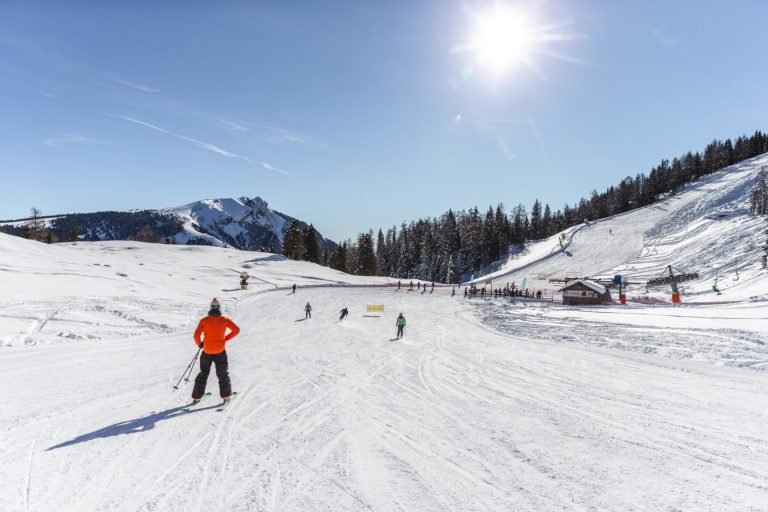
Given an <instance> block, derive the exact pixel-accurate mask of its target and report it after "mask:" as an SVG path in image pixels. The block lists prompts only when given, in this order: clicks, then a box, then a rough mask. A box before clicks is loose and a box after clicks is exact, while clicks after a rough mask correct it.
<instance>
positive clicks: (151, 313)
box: [0, 160, 768, 512]
mask: <svg viewBox="0 0 768 512" xmlns="http://www.w3.org/2000/svg"><path fill="white" fill-rule="evenodd" d="M758 163H759V160H756V161H753V162H748V163H747V164H743V165H742V166H739V167H737V168H736V169H735V170H731V171H729V172H730V174H729V173H728V172H724V173H722V174H719V175H717V176H714V177H712V178H711V179H710V181H704V182H701V183H698V184H696V185H694V186H692V187H691V188H690V189H689V190H687V191H686V192H684V193H682V194H679V195H678V196H677V197H675V198H672V199H671V200H670V202H668V203H662V204H659V205H657V206H656V207H655V208H654V209H653V210H651V209H650V208H648V209H646V214H647V215H658V218H657V220H656V221H655V223H653V225H651V226H650V227H648V228H647V229H641V228H639V227H637V226H636V224H638V223H640V222H642V218H639V217H638V218H633V217H632V215H634V214H626V215H624V216H620V217H616V218H614V219H610V220H606V221H601V222H597V223H593V224H592V225H589V226H584V227H581V228H580V229H579V228H576V229H575V230H574V231H575V232H573V233H572V240H571V242H570V243H571V245H569V246H568V248H567V250H568V251H570V252H571V253H572V256H567V255H565V256H563V258H569V259H572V258H577V257H580V256H577V255H578V254H580V253H581V252H586V251H587V250H588V248H587V246H588V245H589V244H588V243H587V238H584V239H583V240H582V239H580V238H579V237H580V236H584V237H586V235H587V234H588V233H590V232H592V233H593V234H595V236H596V240H602V239H605V240H608V239H609V237H611V236H612V235H611V234H607V232H608V229H611V230H612V231H613V232H617V231H618V232H620V233H625V232H626V231H635V232H636V233H637V237H638V240H635V239H633V238H632V237H629V236H627V237H626V238H627V239H626V241H625V242H622V243H621V244H618V245H617V246H616V247H615V248H614V250H615V251H620V250H623V248H624V247H625V245H628V244H631V243H634V244H635V247H637V250H635V251H634V252H631V253H629V252H628V255H627V256H625V257H623V258H622V259H621V260H620V261H618V260H617V261H616V262H615V263H614V262H613V260H611V261H609V260H608V258H609V257H612V256H610V252H611V251H595V254H597V255H601V257H602V258H604V259H602V260H600V261H599V263H600V268H601V269H603V270H602V271H603V272H606V271H610V272H613V271H615V270H617V269H622V268H624V267H622V265H625V266H626V269H627V272H626V273H627V274H630V272H629V269H630V267H633V272H635V273H634V274H631V275H632V276H638V277H639V276H641V275H643V272H645V273H646V274H647V275H652V274H653V272H655V270H653V269H651V267H652V265H651V262H653V261H654V258H658V260H659V265H661V264H662V263H665V262H666V259H665V257H664V254H665V251H667V249H669V248H671V247H674V248H676V249H680V248H684V247H686V246H688V245H690V244H698V245H699V247H700V249H699V251H700V254H699V255H698V257H699V260H700V261H702V262H703V263H702V266H701V267H699V268H693V269H691V268H689V267H685V266H684V265H682V264H681V263H677V264H676V263H675V261H672V262H671V263H672V265H673V266H676V265H678V266H681V267H684V268H686V270H699V271H700V272H702V275H705V274H704V272H706V271H707V270H706V269H707V268H708V267H707V265H709V268H712V269H714V268H716V266H717V265H721V266H722V265H723V262H726V261H727V260H728V258H729V255H739V254H740V251H741V250H742V249H741V246H740V245H739V244H740V243H741V238H740V237H739V236H738V234H737V233H735V232H736V231H739V230H741V229H750V230H754V232H755V234H756V236H757V234H758V233H759V231H760V229H759V228H758V227H756V226H757V224H755V226H753V225H752V224H751V223H752V222H757V221H752V220H750V219H749V218H747V217H746V215H742V213H738V212H741V211H742V210H743V208H744V207H745V204H744V201H743V195H744V193H745V192H744V190H746V189H747V188H748V187H749V181H750V180H751V179H752V178H751V177H752V176H753V174H752V173H754V172H755V170H756V167H754V165H758ZM748 165H753V168H752V169H747V168H746V166H748ZM758 167H759V166H758ZM742 173H743V174H742ZM726 176H730V178H731V179H726ZM739 176H741V177H739ZM741 189H744V190H741ZM697 190H698V193H699V199H695V200H694V199H690V200H687V199H686V197H687V196H686V194H690V193H693V192H694V191H697ZM715 197H720V198H721V200H720V203H719V206H718V208H720V210H718V212H721V213H722V212H737V213H733V214H732V215H731V216H730V217H720V216H718V215H715V216H714V217H711V218H708V217H707V215H712V213H710V212H706V213H705V214H704V215H700V214H698V213H696V212H695V210H696V209H698V208H700V207H701V208H703V206H699V205H704V204H706V203H705V200H706V201H710V204H714V203H716V201H714V199H713V198H715ZM707 198H709V199H707ZM729 198H733V200H731V199H729ZM675 201H677V203H676V202H675ZM671 205H676V206H675V207H674V208H672V207H671ZM686 205H688V206H686ZM665 208H666V210H665ZM664 212H666V214H665V213H664ZM713 213H714V212H713ZM686 215H687V216H688V217H687V218H689V219H690V222H689V223H688V224H685V223H684V222H683V220H680V219H684V218H686ZM622 219H629V220H624V221H623V220H622ZM609 222H610V223H613V226H614V227H606V226H607V224H608V223H609ZM649 224H650V223H649ZM702 225H704V226H705V227H706V229H704V228H701V226H702ZM719 226H723V227H722V228H720V229H721V231H722V237H719V238H718V237H714V236H713V235H712V233H711V232H710V230H712V229H715V228H718V227H719ZM603 227H606V229H605V233H603V232H602V231H601V230H602V228H603ZM736 227H738V229H735V228H736ZM577 229H578V231H576V230H577ZM600 233H602V235H600ZM649 233H651V235H649ZM652 235H653V236H652ZM617 236H618V235H617ZM622 236H624V235H622ZM601 237H602V238H601ZM707 239H708V240H709V242H707ZM552 242H553V243H554V244H557V241H556V240H553V241H552ZM707 244H710V245H707ZM726 244H731V245H730V246H729V245H726ZM680 250H682V249H680ZM686 250H687V249H686ZM531 252H532V253H533V249H532V250H531ZM558 257H559V256H558ZM750 257H752V256H751V253H750ZM550 260H551V262H550ZM550 260H545V261H548V263H546V264H547V265H550V264H551V265H554V263H552V262H554V261H555V257H552V258H550ZM584 261H586V260H584ZM750 261H751V260H750ZM704 263H706V264H704ZM544 264H545V263H544V262H540V263H537V265H544ZM530 268H533V266H531V267H530ZM243 270H246V271H247V272H248V273H249V274H250V275H251V276H253V277H252V278H251V280H250V281H251V289H250V290H247V291H241V290H240V289H239V274H240V272H241V271H243ZM576 271H579V269H574V268H566V267H563V272H576ZM581 271H584V272H588V273H590V274H595V272H592V271H590V269H589V268H587V269H584V268H582V269H581ZM520 272H528V273H529V274H526V275H530V276H534V275H536V274H534V273H533V272H532V271H531V270H530V269H525V270H521V271H520ZM726 273H727V271H723V272H722V274H721V275H720V278H719V279H720V284H723V283H722V282H723V281H725V280H729V281H730V282H732V283H734V285H733V287H731V288H726V286H725V285H723V289H724V295H722V296H719V297H718V296H715V295H714V294H711V293H708V292H707V288H708V287H710V286H711V283H710V282H707V281H706V279H707V278H705V279H703V280H702V282H700V283H697V282H694V283H693V284H690V285H688V287H687V288H686V290H685V292H684V293H685V295H684V301H685V302H684V304H683V305H682V306H676V307H673V306H671V305H664V304H660V305H645V304H640V303H631V304H629V305H627V306H612V307H582V308H565V307H562V306H558V305H552V304H540V303H530V302H517V303H511V302H508V301H501V300H499V301H494V300H485V301H480V300H477V299H472V300H466V299H464V298H463V297H462V296H461V293H459V294H457V296H456V297H451V296H450V292H451V290H450V288H440V287H438V288H436V289H435V292H434V293H432V294H430V293H429V292H427V293H424V294H421V293H419V292H406V291H405V290H401V291H396V290H395V287H393V286H388V287H387V286H372V285H382V284H387V283H390V284H391V283H392V282H393V281H392V280H387V279H380V278H364V277H354V276H348V275H345V274H342V273H339V272H335V271H333V270H330V269H327V268H323V267H318V266H316V265H312V264H309V263H301V262H293V261H289V260H286V259H284V258H282V257H279V256H275V255H270V254H266V253H251V252H240V251H235V250H230V249H222V248H214V247H198V246H189V247H188V246H166V245H159V244H143V243H137V242H99V243H75V244H57V245H44V244H40V243H36V242H30V241H26V240H22V239H19V238H15V237H11V236H6V235H0V290H2V292H3V293H2V296H0V342H1V344H0V368H2V371H0V388H1V389H2V390H3V392H4V396H3V400H0V432H2V436H0V453H2V454H3V463H2V464H0V480H2V482H3V485H2V486H0V503H2V505H1V506H0V509H2V510H3V512H5V511H9V512H17V511H18V512H48V511H64V512H67V511H72V512H83V511H84V512H88V511H121V512H129V511H130V512H133V511H147V512H148V511H153V512H156V511H184V512H187V511H202V510H222V511H223V510H227V511H334V512H337V511H358V510H359V511H455V512H459V511H461V512H463V511H505V512H506V511H529V510H530V511H553V510H564V511H565V510H567V511H570V510H585V511H587V510H611V511H613V510H662V511H668V510H697V511H698V510H717V511H743V510H757V511H760V510H768V502H767V501H766V496H768V429H766V427H765V425H766V424H768V372H766V371H765V370H766V369H768V344H766V341H768V325H766V324H768V321H766V318H768V300H767V299H768V298H767V297H766V295H765V294H766V292H765V290H766V289H768V286H766V285H765V283H766V273H765V272H764V271H762V270H761V269H759V265H753V264H752V263H750V264H745V265H744V266H743V267H742V266H739V276H740V277H739V280H738V281H733V279H734V278H735V273H733V274H731V273H727V275H726ZM503 279H506V277H505V278H503ZM530 279H534V278H533V277H530ZM709 279H714V276H712V277H710V278H709ZM742 281H743V283H747V284H742ZM293 283H296V284H297V285H298V290H297V293H296V294H291V293H290V286H291V285H292V284H293ZM761 283H762V286H761V285H760V284H761ZM654 293H657V295H653V294H654ZM651 295H653V296H654V297H658V298H666V297H667V296H668V292H666V291H663V290H660V291H658V292H653V291H652V292H651ZM212 296H216V297H218V298H219V299H220V300H221V302H222V304H223V309H224V313H225V314H227V315H229V316H231V317H232V318H233V319H234V320H235V321H236V322H237V323H238V324H239V325H240V327H241V329H242V331H241V334H240V335H239V336H238V337H237V338H235V339H234V340H233V341H231V342H230V344H229V345H228V348H227V352H228V354H229V359H230V373H231V376H232V381H233V388H234V389H235V390H236V391H238V393H239V394H238V397H237V398H236V399H235V400H234V401H233V402H232V404H231V405H230V406H229V407H228V409H227V410H225V411H222V412H218V411H216V408H217V406H218V403H219V400H218V388H217V386H216V377H215V375H213V374H212V375H211V378H210V380H209V385H208V390H209V391H212V392H213V397H212V399H210V400H209V401H207V402H204V403H202V404H200V405H199V406H197V409H196V410H194V411H191V412H186V411H185V410H184V407H185V406H186V405H187V404H188V402H189V393H190V392H191V382H190V383H185V384H184V383H183V384H182V386H181V388H182V389H181V390H180V391H173V389H172V386H173V384H175V383H176V381H177V380H178V378H179V377H180V376H181V374H182V372H183V370H184V368H185V367H186V366H187V364H188V363H189V362H190V360H191V359H192V357H193V356H194V353H195V346H194V344H193V341H192V330H193V329H194V326H195V325H196V323H197V321H198V319H199V318H200V317H201V316H202V315H204V314H205V311H206V309H207V307H206V306H207V304H208V303H209V301H210V299H211V297H212ZM718 301H721V302H718ZM307 302H309V303H310V304H311V305H312V307H313V310H312V318H311V319H309V320H304V304H306V303H307ZM367 304H383V305H384V307H385V311H384V314H383V315H369V314H368V313H367V312H366V305H367ZM343 307H348V308H349V311H350V316H349V317H347V318H346V319H345V320H344V321H342V322H339V320H338V317H339V311H340V310H341V309H342V308H343ZM398 312H403V313H404V314H405V316H406V318H407V321H408V325H407V327H406V335H405V338H404V339H403V340H399V341H393V338H394V335H395V317H396V315H397V313H398Z"/></svg>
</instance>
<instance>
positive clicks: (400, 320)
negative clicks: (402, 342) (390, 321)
mask: <svg viewBox="0 0 768 512" xmlns="http://www.w3.org/2000/svg"><path fill="white" fill-rule="evenodd" d="M395 325H396V326H397V339H400V338H402V337H403V336H404V333H403V331H404V330H405V317H404V316H403V314H402V313H400V314H399V315H397V320H396V321H395Z"/></svg>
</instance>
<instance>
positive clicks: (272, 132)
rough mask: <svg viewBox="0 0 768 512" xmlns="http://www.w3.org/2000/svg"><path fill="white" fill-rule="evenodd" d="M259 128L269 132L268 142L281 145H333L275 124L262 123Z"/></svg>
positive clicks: (325, 147) (321, 146) (326, 147)
mask: <svg viewBox="0 0 768 512" xmlns="http://www.w3.org/2000/svg"><path fill="white" fill-rule="evenodd" d="M259 128H261V129H262V130H264V131H265V132H268V134H269V135H268V136H267V138H266V140H267V142H270V143H272V144H279V145H291V144H302V145H306V146H316V147H320V148H323V149H331V147H330V146H329V145H328V144H325V143H324V142H320V141H318V140H316V139H315V138H313V137H310V136H309V135H306V134H303V133H299V132H294V131H291V130H285V129H283V128H277V127H275V126H267V125H260V126H259Z"/></svg>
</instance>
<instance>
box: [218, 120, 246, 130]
mask: <svg viewBox="0 0 768 512" xmlns="http://www.w3.org/2000/svg"><path fill="white" fill-rule="evenodd" d="M216 121H217V122H218V123H219V124H222V125H224V127H225V128H227V129H228V130H231V131H233V132H235V133H237V134H243V133H248V132H249V131H250V130H249V129H248V127H246V126H244V125H242V124H240V123H238V122H237V121H233V120H231V119H222V118H216Z"/></svg>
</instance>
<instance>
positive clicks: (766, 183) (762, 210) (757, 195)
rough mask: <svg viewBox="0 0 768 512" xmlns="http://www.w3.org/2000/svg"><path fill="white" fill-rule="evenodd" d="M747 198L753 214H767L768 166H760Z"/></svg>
mask: <svg viewBox="0 0 768 512" xmlns="http://www.w3.org/2000/svg"><path fill="white" fill-rule="evenodd" d="M749 200H750V201H749V209H750V211H751V212H752V214H753V215H768V167H766V166H763V167H761V168H760V171H759V172H758V173H757V177H756V179H755V186H754V188H753V189H752V192H751V193H750V197H749Z"/></svg>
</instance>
